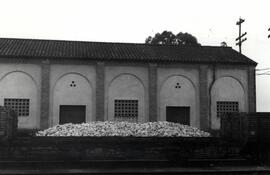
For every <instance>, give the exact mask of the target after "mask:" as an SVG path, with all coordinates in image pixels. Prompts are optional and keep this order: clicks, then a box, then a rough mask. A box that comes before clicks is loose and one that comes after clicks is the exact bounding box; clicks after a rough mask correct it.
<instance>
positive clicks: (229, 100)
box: [211, 77, 246, 129]
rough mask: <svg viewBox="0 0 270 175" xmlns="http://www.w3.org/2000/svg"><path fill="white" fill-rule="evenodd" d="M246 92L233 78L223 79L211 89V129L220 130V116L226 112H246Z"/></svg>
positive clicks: (217, 81)
mask: <svg viewBox="0 0 270 175" xmlns="http://www.w3.org/2000/svg"><path fill="white" fill-rule="evenodd" d="M244 111H246V109H245V92H244V89H243V87H242V85H241V84H240V83H239V81H238V80H236V79H235V78H233V77H222V78H219V79H217V80H216V81H215V83H214V85H213V87H212V89H211V128H212V129H219V128H220V115H222V113H224V112H225V113H226V112H244Z"/></svg>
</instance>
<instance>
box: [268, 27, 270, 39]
mask: <svg viewBox="0 0 270 175" xmlns="http://www.w3.org/2000/svg"><path fill="white" fill-rule="evenodd" d="M268 31H270V28H269V29H268ZM268 38H270V34H269V35H268Z"/></svg>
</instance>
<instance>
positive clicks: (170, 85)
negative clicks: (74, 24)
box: [0, 38, 257, 130]
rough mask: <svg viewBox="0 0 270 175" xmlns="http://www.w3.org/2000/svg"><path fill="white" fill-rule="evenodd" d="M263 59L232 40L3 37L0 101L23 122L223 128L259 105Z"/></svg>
mask: <svg viewBox="0 0 270 175" xmlns="http://www.w3.org/2000/svg"><path fill="white" fill-rule="evenodd" d="M256 65H257V63H255V62H254V61H252V60H250V59H249V58H247V57H246V56H244V55H242V54H239V53H238V52H236V51H235V50H233V49H232V48H230V47H209V46H198V47H181V46H157V45H144V44H128V43H98V42H79V41H56V40H31V39H7V38H2V39H0V105H4V106H8V107H11V108H13V109H15V110H16V111H17V114H18V116H19V123H18V126H19V128H27V129H45V128H48V127H51V126H54V125H57V124H62V123H68V122H73V123H80V122H90V121H105V120H110V121H115V120H117V121H131V122H147V121H164V120H167V121H174V122H179V123H182V124H187V125H191V126H194V127H198V128H200V129H203V130H210V129H219V127H220V115H221V114H222V113H224V112H237V111H239V112H255V111H256V94H255V67H256Z"/></svg>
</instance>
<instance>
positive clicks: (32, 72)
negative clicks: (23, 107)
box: [0, 64, 41, 129]
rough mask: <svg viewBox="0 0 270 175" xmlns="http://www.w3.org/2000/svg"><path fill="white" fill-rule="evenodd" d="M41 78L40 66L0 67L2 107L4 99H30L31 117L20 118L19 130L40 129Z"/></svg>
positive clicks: (9, 65)
mask: <svg viewBox="0 0 270 175" xmlns="http://www.w3.org/2000/svg"><path fill="white" fill-rule="evenodd" d="M40 77H41V68H40V66H38V65H33V64H1V65H0V105H4V98H24V99H30V106H29V116H21V117H20V116H19V117H18V127H19V128H26V129H38V128H39V125H40V124H39V122H40V86H41V79H40Z"/></svg>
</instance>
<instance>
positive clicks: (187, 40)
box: [145, 30, 201, 46]
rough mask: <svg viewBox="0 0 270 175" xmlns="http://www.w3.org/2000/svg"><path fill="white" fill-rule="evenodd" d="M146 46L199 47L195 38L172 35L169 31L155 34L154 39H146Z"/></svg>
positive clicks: (188, 35) (187, 35)
mask: <svg viewBox="0 0 270 175" xmlns="http://www.w3.org/2000/svg"><path fill="white" fill-rule="evenodd" d="M145 43H146V44H164V45H182V46H200V45H201V44H200V43H198V41H197V39H196V37H194V36H193V35H191V34H189V33H182V32H179V33H178V34H176V35H175V34H173V33H172V32H171V31H166V30H165V31H163V32H162V33H156V34H155V36H154V37H151V36H149V37H147V38H146V40H145Z"/></svg>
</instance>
